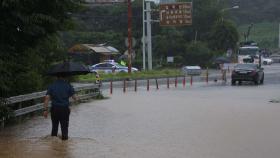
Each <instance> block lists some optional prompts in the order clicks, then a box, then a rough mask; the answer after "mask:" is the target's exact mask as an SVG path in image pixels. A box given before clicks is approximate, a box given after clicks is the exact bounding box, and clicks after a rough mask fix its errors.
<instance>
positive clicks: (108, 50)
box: [68, 44, 119, 55]
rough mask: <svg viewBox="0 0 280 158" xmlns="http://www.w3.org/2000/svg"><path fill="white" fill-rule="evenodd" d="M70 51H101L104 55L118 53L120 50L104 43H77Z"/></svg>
mask: <svg viewBox="0 0 280 158" xmlns="http://www.w3.org/2000/svg"><path fill="white" fill-rule="evenodd" d="M68 51H69V53H100V54H102V55H117V54H119V51H118V50H117V49H116V48H114V47H112V46H105V45H104V44H76V45H74V46H73V47H71V48H70V49H69V50H68Z"/></svg>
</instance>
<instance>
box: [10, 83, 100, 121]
mask: <svg viewBox="0 0 280 158" xmlns="http://www.w3.org/2000/svg"><path fill="white" fill-rule="evenodd" d="M74 89H75V92H76V93H77V95H78V97H79V98H80V99H81V100H85V99H89V98H92V97H94V96H97V95H98V94H100V86H99V85H86V86H79V87H74ZM80 93H81V94H80ZM45 94H46V91H42V92H35V93H30V94H25V95H19V96H14V97H10V98H7V99H6V100H7V102H8V104H7V106H15V104H19V105H18V107H17V108H16V109H15V110H14V116H15V117H17V116H22V115H25V114H28V113H32V112H35V111H39V110H42V109H43V108H44V106H43V105H44V103H42V101H41V103H37V104H35V105H31V106H28V107H23V108H22V107H21V106H22V104H21V103H22V102H25V101H30V100H35V99H42V98H43V97H44V96H45ZM42 100H43V99H42ZM49 106H50V104H49Z"/></svg>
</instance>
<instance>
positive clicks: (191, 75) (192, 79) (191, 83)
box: [190, 75, 193, 86]
mask: <svg viewBox="0 0 280 158" xmlns="http://www.w3.org/2000/svg"><path fill="white" fill-rule="evenodd" d="M192 82H193V76H192V75H191V82H190V84H191V86H192Z"/></svg>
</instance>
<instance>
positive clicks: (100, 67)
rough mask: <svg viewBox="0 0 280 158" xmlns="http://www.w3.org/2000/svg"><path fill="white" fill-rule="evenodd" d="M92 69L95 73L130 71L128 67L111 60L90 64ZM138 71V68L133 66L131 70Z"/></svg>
mask: <svg viewBox="0 0 280 158" xmlns="http://www.w3.org/2000/svg"><path fill="white" fill-rule="evenodd" d="M90 71H91V72H93V73H100V72H104V73H112V72H128V67H127V66H123V65H120V64H119V63H117V62H114V61H111V60H110V61H106V62H102V63H98V64H95V65H92V66H90ZM136 71H138V69H137V68H135V67H131V72H136Z"/></svg>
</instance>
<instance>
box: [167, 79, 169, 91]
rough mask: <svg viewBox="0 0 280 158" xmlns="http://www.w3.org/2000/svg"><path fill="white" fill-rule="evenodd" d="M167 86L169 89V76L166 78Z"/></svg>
mask: <svg viewBox="0 0 280 158" xmlns="http://www.w3.org/2000/svg"><path fill="white" fill-rule="evenodd" d="M167 88H168V89H169V78H167Z"/></svg>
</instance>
